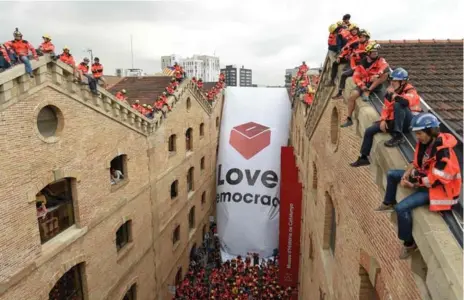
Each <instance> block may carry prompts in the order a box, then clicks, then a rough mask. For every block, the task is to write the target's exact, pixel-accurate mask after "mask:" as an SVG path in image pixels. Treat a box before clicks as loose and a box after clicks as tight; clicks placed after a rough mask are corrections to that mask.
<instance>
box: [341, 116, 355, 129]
mask: <svg viewBox="0 0 464 300" xmlns="http://www.w3.org/2000/svg"><path fill="white" fill-rule="evenodd" d="M351 125H353V120H351V118H350V117H348V118H346V122H345V123H343V124H342V125H340V127H342V128H345V127H350V126H351Z"/></svg>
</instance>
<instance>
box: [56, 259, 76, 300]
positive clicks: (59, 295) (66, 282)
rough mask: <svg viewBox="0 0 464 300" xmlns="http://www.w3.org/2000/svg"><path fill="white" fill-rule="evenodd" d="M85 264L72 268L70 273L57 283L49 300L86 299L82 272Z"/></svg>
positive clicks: (65, 274)
mask: <svg viewBox="0 0 464 300" xmlns="http://www.w3.org/2000/svg"><path fill="white" fill-rule="evenodd" d="M83 269H84V268H83V264H82V263H81V264H78V265H75V266H74V267H72V268H71V269H70V270H69V271H68V272H66V273H64V274H63V276H61V278H60V279H59V280H58V281H57V283H55V285H54V286H53V288H52V289H51V291H50V293H49V294H48V299H49V300H62V299H84V292H83V288H82V287H83V284H82V272H83Z"/></svg>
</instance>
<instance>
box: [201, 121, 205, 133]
mask: <svg viewBox="0 0 464 300" xmlns="http://www.w3.org/2000/svg"><path fill="white" fill-rule="evenodd" d="M204 135H205V123H201V124H200V136H204Z"/></svg>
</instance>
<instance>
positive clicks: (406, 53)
mask: <svg viewBox="0 0 464 300" xmlns="http://www.w3.org/2000/svg"><path fill="white" fill-rule="evenodd" d="M377 42H378V43H379V44H381V49H380V53H381V55H382V56H383V57H384V58H385V59H386V60H387V62H388V63H389V64H390V67H392V68H396V67H403V68H405V69H406V70H408V72H409V76H410V79H411V83H412V84H413V85H414V86H415V87H416V88H417V91H418V92H419V94H420V96H421V97H422V99H424V101H425V102H426V103H427V104H428V105H429V106H430V108H432V109H433V110H434V111H435V112H436V113H437V114H438V115H439V117H440V118H442V119H443V120H444V121H445V122H446V123H447V125H448V126H450V127H451V129H453V130H455V131H456V132H457V133H458V134H459V135H460V136H462V134H463V40H389V41H377Z"/></svg>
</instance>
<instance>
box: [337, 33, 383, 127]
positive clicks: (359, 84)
mask: <svg viewBox="0 0 464 300" xmlns="http://www.w3.org/2000/svg"><path fill="white" fill-rule="evenodd" d="M379 48H380V45H379V44H377V43H376V42H370V43H369V45H367V47H366V57H365V58H364V59H363V60H362V61H361V63H360V64H359V65H358V66H356V68H355V70H354V74H353V81H354V83H355V84H356V88H355V89H354V90H353V91H352V92H351V95H350V97H349V98H348V100H347V101H348V116H347V119H346V122H345V123H344V124H342V125H341V127H348V126H351V125H353V120H352V119H351V117H352V115H353V112H354V109H355V106H356V99H358V97H359V96H361V97H362V98H363V100H364V101H369V97H370V94H371V93H374V94H375V95H376V96H377V97H378V98H379V99H383V98H384V95H385V82H386V81H387V79H388V74H389V73H390V66H389V65H388V63H387V61H386V60H385V58H383V57H380V56H379V50H378V49H379Z"/></svg>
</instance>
